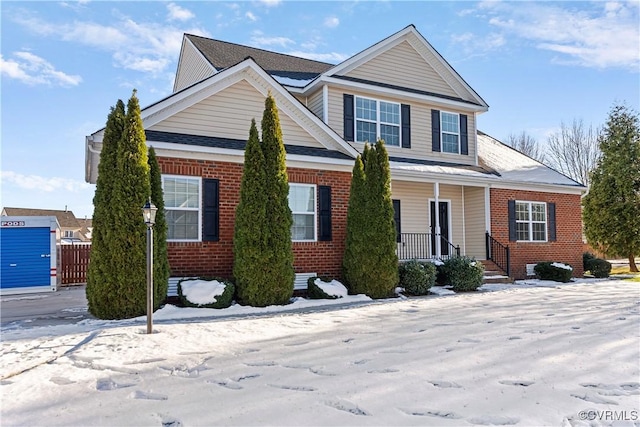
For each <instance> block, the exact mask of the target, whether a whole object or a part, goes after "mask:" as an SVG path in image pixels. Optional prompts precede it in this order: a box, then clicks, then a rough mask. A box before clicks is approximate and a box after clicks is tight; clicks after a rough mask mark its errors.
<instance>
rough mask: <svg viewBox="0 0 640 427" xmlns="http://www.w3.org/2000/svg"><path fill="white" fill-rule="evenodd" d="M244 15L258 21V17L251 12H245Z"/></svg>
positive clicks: (250, 19)
mask: <svg viewBox="0 0 640 427" xmlns="http://www.w3.org/2000/svg"><path fill="white" fill-rule="evenodd" d="M244 16H246V17H247V18H248V19H249V21H251V22H256V21H257V20H258V17H257V16H256V15H254V14H253V13H251V12H247V13H245V14H244Z"/></svg>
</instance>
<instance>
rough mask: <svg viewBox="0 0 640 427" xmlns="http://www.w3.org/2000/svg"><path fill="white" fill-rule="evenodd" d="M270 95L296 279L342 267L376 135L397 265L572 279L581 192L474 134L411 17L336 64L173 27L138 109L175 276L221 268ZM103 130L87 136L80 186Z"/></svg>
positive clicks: (471, 104)
mask: <svg viewBox="0 0 640 427" xmlns="http://www.w3.org/2000/svg"><path fill="white" fill-rule="evenodd" d="M269 92H271V94H272V95H273V96H274V98H275V100H276V103H277V106H278V109H279V115H280V122H281V126H282V133H283V138H284V143H285V146H286V151H287V167H288V174H289V182H290V194H289V201H290V207H291V210H292V213H293V217H294V225H293V229H292V236H293V249H294V257H295V260H294V267H295V271H296V273H298V274H300V275H301V277H303V276H304V274H306V273H316V274H321V275H328V276H334V277H339V276H340V273H341V263H342V256H343V252H344V243H345V235H346V214H347V205H348V200H349V187H350V181H351V171H352V168H353V164H354V159H355V157H356V156H357V155H358V153H360V152H361V151H362V149H363V147H364V143H365V142H367V141H369V142H374V141H376V140H377V139H378V138H382V139H384V140H385V142H386V147H387V150H388V152H389V156H390V167H391V176H392V197H393V199H394V208H395V213H396V226H397V229H398V230H397V231H398V255H399V256H400V258H402V259H410V258H414V257H415V258H445V257H447V256H451V255H454V253H457V252H458V251H459V252H460V253H461V254H463V255H468V256H472V257H475V258H476V259H480V260H485V259H493V260H494V261H496V263H497V264H499V266H500V267H501V268H502V269H503V270H505V271H507V270H508V271H509V274H510V275H511V276H512V277H515V278H523V277H525V276H526V274H527V265H529V269H530V268H531V264H533V263H536V262H539V261H544V260H553V261H560V262H565V263H569V264H571V265H572V266H573V267H574V268H575V270H574V272H575V274H576V275H580V274H581V273H582V258H581V248H582V238H581V236H582V234H581V215H580V196H581V194H582V193H583V192H584V191H585V188H584V187H583V186H582V185H581V184H579V183H577V182H575V181H572V180H571V179H569V178H567V177H566V176H564V175H562V174H560V173H558V172H556V171H554V170H552V169H550V168H548V167H546V166H545V165H543V164H541V163H539V162H537V161H535V160H532V159H530V158H529V157H527V156H525V155H523V154H521V153H519V152H517V151H515V150H513V149H511V148H509V147H507V146H505V145H504V144H502V143H500V142H499V141H496V140H495V139H493V138H491V137H489V136H488V135H485V134H483V133H481V132H479V131H478V130H477V126H476V123H477V116H478V115H479V114H482V113H484V112H486V111H487V110H488V105H487V103H486V102H485V101H484V100H483V99H482V98H481V97H480V96H479V95H478V94H477V93H476V92H475V91H474V90H473V89H472V88H471V87H470V86H469V85H468V84H467V83H466V82H465V81H464V79H463V78H462V77H461V76H460V75H458V73H457V72H456V71H455V70H454V69H453V68H452V67H451V66H450V65H449V64H448V63H447V61H445V59H444V58H442V57H441V56H440V54H439V53H438V52H437V51H436V50H435V49H434V48H433V47H432V46H431V45H430V44H429V43H428V42H427V40H425V38H424V37H423V36H422V35H421V34H420V33H419V32H418V31H417V30H416V28H415V27H414V26H413V25H410V26H408V27H406V28H404V29H403V30H401V31H399V32H397V33H395V34H393V35H391V36H390V37H388V38H386V39H384V40H382V41H380V42H378V43H376V44H374V45H372V46H371V47H369V48H367V49H366V50H364V51H362V52H360V53H358V54H357V55H355V56H353V57H351V58H349V59H347V60H346V61H344V62H342V63H340V64H338V65H332V64H326V63H322V62H317V61H312V60H308V59H303V58H298V57H293V56H288V55H283V54H279V53H274V52H269V51H264V50H260V49H255V48H251V47H247V46H241V45H237V44H232V43H226V42H222V41H217V40H211V39H208V38H203V37H199V36H194V35H188V34H187V35H185V36H184V38H183V42H182V49H181V53H180V59H179V63H178V70H177V74H176V78H175V84H174V91H173V93H172V94H171V95H170V96H168V97H166V98H164V99H162V100H160V101H158V102H156V103H155V104H153V105H150V106H148V107H146V108H144V109H143V110H142V119H143V123H144V127H145V130H146V137H147V144H148V145H149V146H153V147H155V150H156V153H157V156H158V161H159V163H160V166H161V168H162V172H163V177H162V180H163V188H164V200H165V204H166V214H167V220H168V224H169V233H168V242H169V243H168V250H169V262H170V265H171V271H172V275H173V276H194V275H218V276H227V277H228V276H230V275H231V270H232V262H233V228H234V212H235V208H236V205H237V204H238V200H239V189H240V180H241V176H242V170H243V161H244V147H245V143H246V140H247V138H248V135H249V125H250V121H251V119H252V118H255V119H256V121H257V122H258V123H259V121H260V119H261V117H262V112H263V109H264V100H265V97H266V96H267V94H268V93H269ZM258 127H259V125H258ZM103 133H104V129H102V130H99V131H97V132H95V133H93V134H92V135H90V136H88V137H87V138H86V179H87V181H88V182H92V183H94V182H95V181H96V176H97V171H98V168H97V165H98V161H99V153H100V150H101V148H102V138H103ZM372 221H375V218H372ZM371 244H372V245H374V244H375V242H371ZM506 247H508V256H507V250H506V249H505V248H506Z"/></svg>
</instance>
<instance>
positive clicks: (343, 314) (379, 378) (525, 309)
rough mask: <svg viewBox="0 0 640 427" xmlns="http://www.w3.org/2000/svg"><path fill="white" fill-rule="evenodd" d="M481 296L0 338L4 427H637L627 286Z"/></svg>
mask: <svg viewBox="0 0 640 427" xmlns="http://www.w3.org/2000/svg"><path fill="white" fill-rule="evenodd" d="M539 285H545V286H539ZM483 289H484V291H483V292H473V293H463V294H457V295H448V296H429V297H419V298H408V299H396V300H384V301H369V302H367V301H360V302H358V303H357V304H355V303H352V304H351V305H349V306H344V305H335V306H333V307H331V306H330V307H325V308H323V309H322V310H318V309H317V308H315V309H313V308H312V309H307V310H306V311H305V310H304V309H303V310H298V311H294V312H279V313H278V312H272V313H271V314H268V315H261V316H257V315H252V316H247V315H245V316H242V317H231V318H229V317H218V318H215V317H212V318H209V319H197V320H194V319H189V317H190V316H191V314H189V313H191V312H192V310H202V309H178V308H173V309H171V310H173V311H175V312H178V311H182V312H184V313H185V316H184V317H185V318H187V320H183V321H180V322H178V321H175V320H174V321H170V322H169V321H164V322H163V323H160V324H156V325H155V333H154V334H152V335H146V334H145V333H144V324H143V322H142V321H141V320H140V319H136V320H133V321H120V322H102V323H100V322H101V321H94V322H95V323H93V324H87V323H85V324H84V325H81V326H80V327H81V328H82V327H85V328H87V327H89V326H92V327H93V329H92V330H87V331H86V332H82V333H76V334H68V327H65V328H62V327H61V328H60V332H59V333H58V334H56V332H55V331H54V330H53V329H48V335H44V336H43V334H42V333H38V332H37V331H34V332H33V336H32V337H31V338H24V337H28V336H29V335H28V334H29V332H26V331H22V334H20V333H19V332H20V331H3V337H2V338H3V340H2V353H1V360H2V364H1V365H0V378H2V381H1V383H0V384H1V385H0V389H1V390H2V409H1V413H0V415H1V419H2V425H3V426H9V425H11V426H13V425H28V426H32V425H51V426H52V425H65V426H67V425H78V426H80V425H82V426H86V425H113V426H116V425H117V426H125V425H136V426H147V425H149V426H191V425H282V426H285V425H296V426H297V425H438V426H458V425H470V424H472V425H521V426H531V425H554V426H560V425H562V426H589V425H615V426H632V425H635V426H637V425H640V421H638V416H639V413H638V411H639V410H640V383H639V380H640V378H639V376H640V367H639V363H638V362H639V360H640V345H639V344H640V340H639V336H638V332H639V328H638V326H639V325H640V287H639V285H638V283H637V282H628V281H620V280H599V281H581V282H577V283H570V284H560V283H554V284H553V285H551V284H549V283H543V282H539V281H527V282H523V283H520V284H519V285H516V286H513V285H500V286H496V285H493V288H491V287H489V288H486V287H483ZM349 298H350V297H349ZM232 308H233V307H232ZM165 310H166V308H165ZM162 311H163V310H161V311H160V312H159V313H158V314H159V315H160V316H159V317H162ZM218 311H219V312H221V311H224V310H218ZM254 313H258V312H254ZM173 318H174V319H176V318H177V314H176V315H175V317H173ZM85 322H86V321H85ZM127 322H129V323H127ZM131 322H136V323H133V324H132V323H131ZM123 325H124V326H123ZM21 337H22V338H21ZM581 411H592V412H581ZM606 411H609V412H606ZM584 418H592V419H593V420H592V421H590V420H585V419H584ZM614 418H617V419H622V421H615V422H614Z"/></svg>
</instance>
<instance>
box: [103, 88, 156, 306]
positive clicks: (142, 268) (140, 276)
mask: <svg viewBox="0 0 640 427" xmlns="http://www.w3.org/2000/svg"><path fill="white" fill-rule="evenodd" d="M147 159H148V158H147V146H146V138H145V134H144V128H143V126H142V119H141V117H140V105H139V103H138V98H137V96H136V92H135V91H134V92H133V95H132V96H131V98H130V99H129V102H128V103H127V113H126V116H125V117H124V128H123V132H122V138H121V139H120V143H119V145H118V150H117V155H116V168H115V169H113V170H110V171H108V173H109V174H113V175H114V178H113V179H114V181H113V187H112V197H111V200H110V206H109V209H111V217H110V219H111V220H112V222H111V223H110V224H105V225H106V227H107V228H106V236H105V240H106V241H107V242H108V246H109V252H108V254H106V255H105V254H102V255H105V256H108V257H109V262H108V264H107V265H108V267H109V268H110V270H109V271H108V272H106V273H107V274H108V275H109V276H110V277H109V279H108V284H107V285H106V286H105V288H104V290H103V292H101V293H100V295H98V296H97V297H96V298H94V300H93V303H92V304H91V310H92V311H91V313H92V314H93V315H94V316H96V317H98V318H101V319H125V318H129V317H135V316H140V315H143V314H145V312H146V274H147V271H146V250H147V244H146V228H147V227H146V225H145V224H144V221H143V220H142V210H141V209H142V206H143V205H144V204H145V203H146V202H147V200H148V199H149V196H150V185H149V164H148V160H147Z"/></svg>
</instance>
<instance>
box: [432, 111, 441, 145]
mask: <svg viewBox="0 0 640 427" xmlns="http://www.w3.org/2000/svg"><path fill="white" fill-rule="evenodd" d="M431 150H432V151H437V152H440V111H439V110H431Z"/></svg>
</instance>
